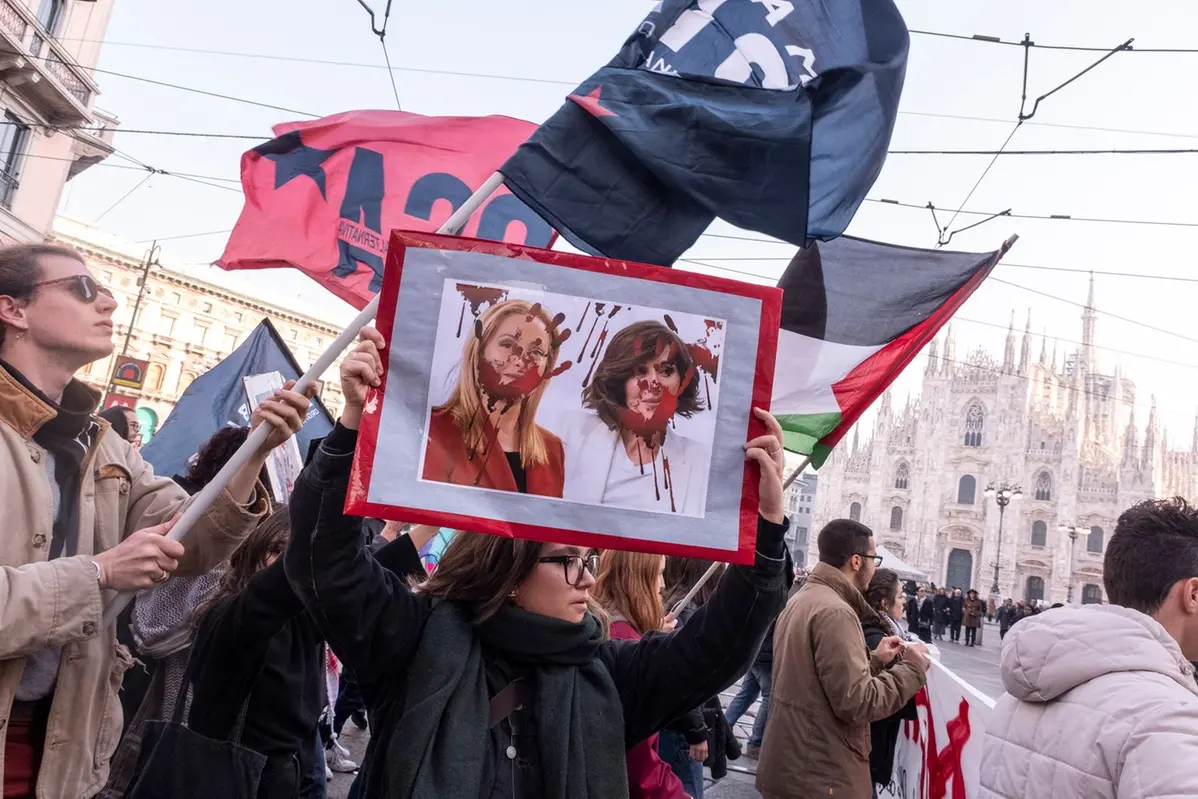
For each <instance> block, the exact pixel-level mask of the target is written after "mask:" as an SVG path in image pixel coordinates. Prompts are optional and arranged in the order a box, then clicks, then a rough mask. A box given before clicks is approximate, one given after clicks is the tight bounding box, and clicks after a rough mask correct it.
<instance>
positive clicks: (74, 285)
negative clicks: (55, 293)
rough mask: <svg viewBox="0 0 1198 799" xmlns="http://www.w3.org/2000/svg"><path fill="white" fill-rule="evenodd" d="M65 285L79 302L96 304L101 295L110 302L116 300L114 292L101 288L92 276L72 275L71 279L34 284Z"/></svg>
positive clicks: (62, 278)
mask: <svg viewBox="0 0 1198 799" xmlns="http://www.w3.org/2000/svg"><path fill="white" fill-rule="evenodd" d="M60 283H61V284H63V285H65V286H66V287H67V290H68V291H69V292H71V294H73V295H74V296H75V299H77V300H79V302H86V303H88V304H91V303H93V302H95V301H96V300H97V299H98V298H99V296H100V295H101V294H103V295H104V296H106V297H108V298H109V299H110V300H115V299H116V297H115V296H113V293H112V291H110V290H109V289H108V287H107V286H101V285H100V284H99V283H97V282H96V279H95V278H94V277H92V276H91V275H71V276H70V277H60V278H56V279H54V280H43V281H42V282H40V283H34V284H33V285H35V286H54V285H58V284H60Z"/></svg>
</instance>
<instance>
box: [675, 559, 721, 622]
mask: <svg viewBox="0 0 1198 799" xmlns="http://www.w3.org/2000/svg"><path fill="white" fill-rule="evenodd" d="M723 565H724V564H722V563H713V564H711V565H710V566H708V567H707V571H705V572H703V576H702V577H700V578H699V582H697V583H695V586H694V588H692V589H691V590H689V591H687V592H686V596H684V597H683V598H682V599H679V600H678V601H677V602H676V603H674V607H672V608H670V615H671V616H673V617H674V618H675V619H677V618H678V612H679V611H681V610H682V609H683V608H684V607H686V606H687V603H689V602H690V601H691V600H692V599H694V598H695V594H697V593H699V589H700V588H702V587H703V585H704V583H706V582H707V581H708V580H710V579H711V576H712V575H713V574H715V572H716V569H718V568H720V566H723Z"/></svg>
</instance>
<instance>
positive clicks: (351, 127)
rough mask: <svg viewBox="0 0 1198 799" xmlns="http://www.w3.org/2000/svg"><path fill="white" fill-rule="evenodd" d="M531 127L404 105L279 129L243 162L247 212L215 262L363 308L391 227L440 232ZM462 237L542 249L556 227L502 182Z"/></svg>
mask: <svg viewBox="0 0 1198 799" xmlns="http://www.w3.org/2000/svg"><path fill="white" fill-rule="evenodd" d="M535 129H536V125H534V124H532V123H531V122H525V121H523V120H519V119H512V118H511V117H499V116H494V117H479V118H472V117H422V116H420V115H418V114H409V113H405V112H402V111H347V112H346V113H343V114H336V115H334V116H330V117H325V118H323V119H318V120H315V121H312V122H299V123H286V124H282V125H277V126H275V128H274V133H275V136H276V138H274V139H272V140H271V141H269V142H266V143H265V144H262V145H259V146H258V147H255V148H254V149H252V150H250V151H249V152H247V153H246V154H245V155H243V156H242V157H241V185H242V188H243V189H244V191H245V198H246V202H245V207H244V208H243V209H242V211H241V217H240V218H239V219H238V220H237V225H236V227H234V229H233V233H232V235H231V236H230V237H229V242H228V244H227V245H226V246H225V252H224V255H222V256H221V258H220V260H219V261H217V265H218V266H220V267H221V268H223V269H267V268H273V267H282V266H291V267H295V268H296V269H299V270H302V271H303V272H305V273H306V274H307V275H308V276H309V277H311V278H312V279H313V280H315V281H317V282H318V283H320V284H321V285H323V286H325V287H326V288H327V289H328V290H329V291H331V292H333V293H334V294H336V295H337V296H338V297H340V298H342V299H343V300H345V301H346V302H348V303H350V304H351V305H353V306H355V307H357V308H361V307H363V306H365V305H366V304H367V303H368V302H370V300H371V298H372V297H373V296H374V295H375V294H376V293H377V292H378V290H379V288H380V287H381V286H382V279H383V264H384V262H385V259H386V255H387V241H388V239H389V238H390V233H391V231H392V230H394V229H401V230H415V231H430V232H431V231H434V230H436V229H437V227H439V226H440V225H441V224H442V223H443V222H445V220H447V219H448V218H449V216H450V214H452V213H453V211H454V210H455V209H457V208H458V207H460V206H461V205H462V203H464V202H465V201H466V199H467V198H468V197H469V196H470V195H471V194H472V193H473V192H474V190H475V189H477V188H478V187H479V186H481V185H482V184H483V183H484V182H486V180H487V178H489V177H491V175H492V174H493V173H494V172H495V170H497V169H498V168H499V167H500V165H502V164H503V162H504V161H505V160H507V158H508V157H509V156H511V154H512V153H513V152H515V150H516V148H517V147H518V146H519V145H520V144H522V143H523V142H524V141H525V139H527V138H528V137H529V135H530V134H531V133H532V132H533V131H534V130H535ZM462 235H465V236H474V237H477V238H482V239H493V240H496V241H509V242H514V243H519V244H528V245H531V246H534V247H548V246H549V245H550V244H551V243H552V242H553V238H554V235H555V234H554V231H553V229H552V228H551V227H550V226H549V225H548V223H546V222H545V221H544V220H542V219H541V218H540V217H539V216H537V214H536V213H535V212H534V211H533V210H532V209H530V208H529V207H528V206H526V205H525V204H524V203H522V202H521V201H520V200H518V199H517V198H516V197H514V196H513V195H512V194H510V193H509V192H508V191H507V190H506V189H500V190H499V191H498V192H496V193H495V194H494V195H492V197H491V198H490V200H489V201H488V202H487V203H486V204H485V205H483V207H482V208H481V209H479V211H478V213H476V214H475V215H474V216H473V217H471V219H470V222H469V223H468V224H467V225H466V228H465V230H463V231H462Z"/></svg>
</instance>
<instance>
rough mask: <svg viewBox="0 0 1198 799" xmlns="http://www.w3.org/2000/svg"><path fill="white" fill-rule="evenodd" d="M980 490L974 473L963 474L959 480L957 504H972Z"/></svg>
mask: <svg viewBox="0 0 1198 799" xmlns="http://www.w3.org/2000/svg"><path fill="white" fill-rule="evenodd" d="M977 490H978V481H977V480H976V479H974V476H973V475H972V474H967V475H963V476H962V477H961V479H960V480H958V481H957V504H958V505H972V504H973V502H974V499H975V495H976V494H977Z"/></svg>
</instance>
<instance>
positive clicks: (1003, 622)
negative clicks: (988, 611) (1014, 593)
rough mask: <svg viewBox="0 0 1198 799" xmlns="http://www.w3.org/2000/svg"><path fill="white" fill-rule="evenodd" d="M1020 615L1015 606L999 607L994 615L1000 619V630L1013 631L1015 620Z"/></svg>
mask: <svg viewBox="0 0 1198 799" xmlns="http://www.w3.org/2000/svg"><path fill="white" fill-rule="evenodd" d="M1018 613H1019V611H1018V610H1017V609H1016V607H1015V606H1014V605H999V606H998V610H997V611H995V613H994V615H995V616H996V617H997V618H998V628H999V629H1000V630H1009V629H1011V625H1012V624H1014V623H1015V619H1016V618H1018Z"/></svg>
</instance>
